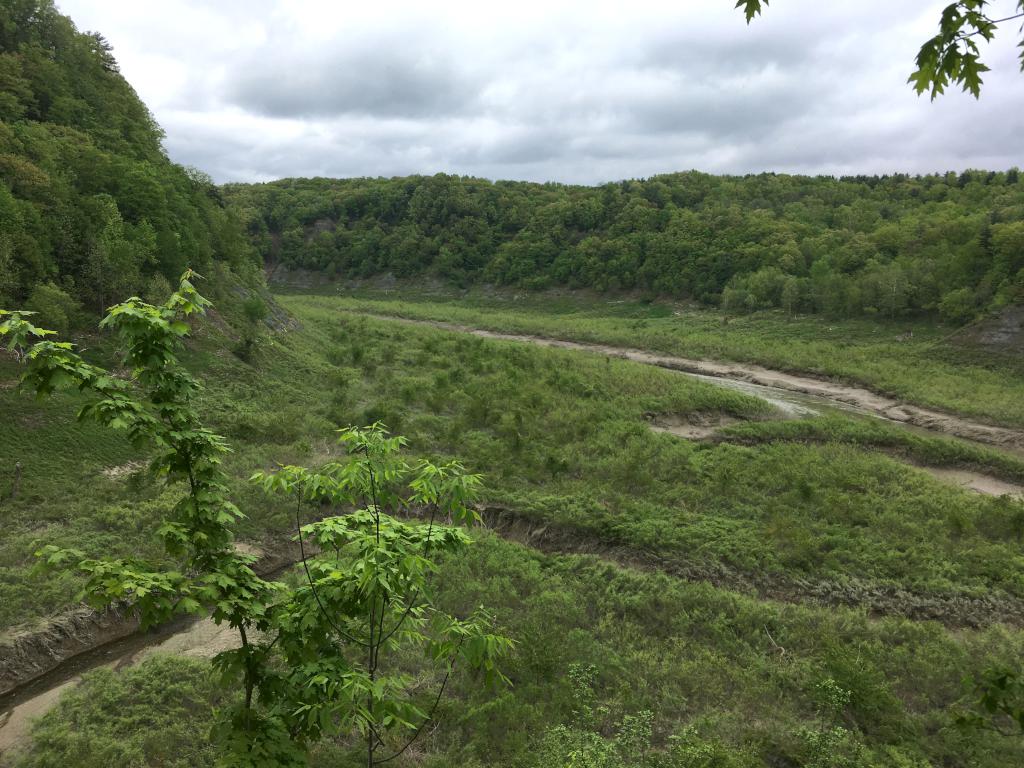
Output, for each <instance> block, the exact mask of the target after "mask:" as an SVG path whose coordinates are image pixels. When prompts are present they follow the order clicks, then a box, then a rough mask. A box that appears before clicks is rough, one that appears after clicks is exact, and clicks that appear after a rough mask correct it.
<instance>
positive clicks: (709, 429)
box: [648, 413, 741, 440]
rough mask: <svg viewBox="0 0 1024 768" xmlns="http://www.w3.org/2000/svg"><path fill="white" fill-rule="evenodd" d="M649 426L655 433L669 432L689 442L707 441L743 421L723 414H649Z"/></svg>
mask: <svg viewBox="0 0 1024 768" xmlns="http://www.w3.org/2000/svg"><path fill="white" fill-rule="evenodd" d="M648 419H649V426H650V428H651V429H652V430H653V431H655V432H667V433H668V434H670V435H676V436H677V437H685V438H686V439H687V440H706V439H708V438H710V437H713V436H714V435H715V433H717V432H718V430H720V429H722V428H723V427H728V426H729V425H731V424H738V423H739V422H740V421H741V419H737V418H735V417H733V416H727V415H725V414H721V413H690V414H687V415H686V416H680V415H679V414H675V413H669V414H649V415H648Z"/></svg>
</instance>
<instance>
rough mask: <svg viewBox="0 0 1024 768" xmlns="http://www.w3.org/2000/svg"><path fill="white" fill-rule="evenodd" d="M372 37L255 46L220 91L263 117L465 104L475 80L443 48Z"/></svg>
mask: <svg viewBox="0 0 1024 768" xmlns="http://www.w3.org/2000/svg"><path fill="white" fill-rule="evenodd" d="M376 42H377V44H375V45H367V46H364V47H362V48H360V49H358V50H343V51H326V52H322V53H321V52H316V51H304V52H299V53H298V54H292V53H290V52H285V53H283V54H281V55H275V56H267V55H266V53H265V52H263V53H261V55H259V56H258V57H252V58H251V59H250V60H249V61H246V62H242V63H241V64H240V65H239V66H238V67H237V69H236V72H237V74H236V75H235V79H233V80H232V81H230V82H229V83H228V84H227V86H226V88H225V93H224V94H223V96H224V99H225V101H226V102H227V103H228V104H233V105H236V106H239V107H242V108H243V109H246V110H248V111H250V112H252V113H254V114H258V115H266V116H270V117H313V118H318V117H333V116H339V115H352V114H357V115H375V116H379V117H387V118H390V117H436V116H443V115H448V114H453V113H464V112H465V111H466V110H467V109H469V108H470V107H471V105H472V102H473V101H474V100H475V98H476V92H477V88H478V86H477V84H476V83H474V82H473V79H472V78H471V77H470V76H469V75H468V73H465V72H462V71H460V70H459V69H458V68H457V66H456V65H455V63H454V62H452V61H451V60H449V58H448V57H447V55H445V54H444V53H443V52H440V53H439V52H431V51H424V50H420V51H415V50H410V49H409V48H408V47H403V46H401V45H399V44H397V43H396V42H395V41H389V42H390V44H385V41H376Z"/></svg>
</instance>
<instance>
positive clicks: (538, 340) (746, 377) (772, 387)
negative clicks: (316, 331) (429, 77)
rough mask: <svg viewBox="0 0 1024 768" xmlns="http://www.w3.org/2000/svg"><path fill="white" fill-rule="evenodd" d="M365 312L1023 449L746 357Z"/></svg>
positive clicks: (989, 431) (1023, 444)
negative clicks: (702, 355)
mask: <svg viewBox="0 0 1024 768" xmlns="http://www.w3.org/2000/svg"><path fill="white" fill-rule="evenodd" d="M356 314H366V315H367V316H370V317H382V318H386V319H389V320H394V321H396V322H401V323H406V324H409V325H425V326H431V327H434V328H443V329H446V330H450V331H458V332H461V333H468V334H472V335H474V336H479V337H482V338H485V339H498V340H502V341H516V342H521V343H526V344H536V345H539V346H545V347H554V348H557V349H572V350H576V351H581V352H590V353H592V354H599V355H606V356H609V357H619V358H623V359H626V360H632V361H634V362H637V363H644V364H646V365H655V366H658V367H659V368H668V369H670V370H674V371H679V372H681V373H685V374H689V375H691V376H694V377H696V378H700V379H703V380H705V381H709V382H711V383H715V384H718V385H720V386H723V387H729V388H730V389H735V390H739V391H741V392H746V393H747V394H750V395H753V396H755V397H760V398H761V399H763V400H767V401H768V402H769V403H771V404H773V405H775V406H776V407H777V408H778V409H779V410H781V411H782V412H784V413H788V414H789V415H792V416H799V415H810V414H812V413H814V412H815V410H816V409H818V408H836V409H840V410H843V411H847V412H851V413H858V414H861V415H866V416H874V417H876V418H881V419H885V420H887V421H891V422H895V423H898V424H904V425H912V426H915V427H918V428H920V429H923V430H926V431H927V432H930V433H933V434H938V435H946V436H953V437H959V438H962V439H965V440H970V441H973V442H979V443H985V444H988V445H993V446H998V447H1000V448H1004V449H1009V450H1013V451H1017V452H1019V451H1024V430H1021V429H1013V428H1011V427H1000V426H995V425H992V424H985V423H983V422H980V421H976V420H973V419H970V418H967V417H965V416H958V415H956V414H951V413H945V412H943V411H938V410H934V409H930V408H924V407H921V406H917V405H910V404H908V403H904V402H900V401H899V400H896V399H895V398H892V397H889V396H887V395H882V394H879V393H877V392H872V391H871V390H868V389H864V388H863V387H857V386H852V385H848V384H841V383H839V382H835V381H831V380H829V379H823V378H816V377H814V376H810V375H807V374H796V373H786V372H784V371H775V370H772V369H770V368H764V367H762V366H759V365H753V364H750V363H722V362H717V361H714V360H696V359H692V358H685V357H675V356H672V355H661V354H658V353H655V352H647V351H645V350H642V349H631V348H629V347H613V346H609V345H606V344H593V343H586V342H579V341H566V340H564V339H551V338H547V337H543V336H529V335H525V334H517V333H500V332H497V331H489V330H485V329H482V328H473V327H470V326H465V325H458V324H456V323H444V322H440V321H433V320H429V321H428V320H411V319H409V318H403V317H395V316H392V315H377V314H372V313H356Z"/></svg>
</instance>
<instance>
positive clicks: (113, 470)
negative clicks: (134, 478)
mask: <svg viewBox="0 0 1024 768" xmlns="http://www.w3.org/2000/svg"><path fill="white" fill-rule="evenodd" d="M144 466H146V463H145V462H144V461H129V462H128V463H127V464H120V465H118V466H116V467H107V468H106V469H104V470H102V474H103V476H104V477H108V478H110V479H111V480H121V479H123V478H125V477H128V476H129V475H133V474H135V473H136V472H138V471H139V470H140V469H142V468H143V467H144Z"/></svg>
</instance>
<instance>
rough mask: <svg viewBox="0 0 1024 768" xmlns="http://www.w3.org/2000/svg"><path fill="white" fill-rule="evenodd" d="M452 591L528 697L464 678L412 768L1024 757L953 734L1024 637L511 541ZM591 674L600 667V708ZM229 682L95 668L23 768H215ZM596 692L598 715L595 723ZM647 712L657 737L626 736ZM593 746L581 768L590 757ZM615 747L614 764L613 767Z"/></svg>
mask: <svg viewBox="0 0 1024 768" xmlns="http://www.w3.org/2000/svg"><path fill="white" fill-rule="evenodd" d="M438 583H439V584H440V585H441V590H442V594H441V599H442V602H443V604H444V605H445V607H446V608H447V609H449V610H453V611H465V610H468V609H472V607H474V606H475V605H478V604H480V603H484V604H486V605H488V606H491V607H493V608H494V609H495V611H496V615H497V618H498V621H499V622H501V624H503V625H504V626H506V627H507V628H508V631H509V632H512V633H514V634H515V635H516V636H517V638H518V639H519V642H520V648H519V651H518V652H517V653H516V654H515V656H514V658H513V659H512V660H511V664H510V667H509V669H508V672H509V674H510V676H511V678H512V681H513V685H512V687H511V688H510V689H507V690H504V691H501V692H498V693H497V694H495V693H494V692H491V691H487V690H481V689H480V688H479V686H478V683H476V682H475V681H474V680H472V679H471V678H470V677H468V676H465V675H457V676H456V678H455V680H454V681H453V687H452V689H451V694H452V696H451V697H450V698H449V697H447V696H446V698H445V703H444V705H443V707H442V709H441V710H440V714H439V718H438V720H439V723H440V727H438V728H437V729H434V730H431V731H430V732H429V734H428V735H427V736H426V737H425V738H424V740H423V741H422V742H421V743H419V745H418V749H417V750H416V752H415V753H414V754H413V755H412V756H410V757H409V758H408V759H405V760H402V761H400V762H398V763H397V765H399V766H413V765H426V766H431V767H432V768H441V767H442V766H444V767H445V768H448V767H450V768H455V766H485V765H509V766H521V767H522V768H549V767H550V766H554V765H559V766H560V765H577V764H578V765H594V766H605V767H606V768H617V767H618V766H622V768H625V766H652V767H653V766H662V767H665V768H668V767H669V766H671V767H672V768H691V767H693V766H727V767H729V768H748V767H749V768H754V766H764V765H800V766H821V768H824V767H825V766H829V767H830V768H831V767H833V766H842V767H844V768H855V767H856V768H868V766H894V767H900V768H902V767H905V766H910V767H912V768H925V767H926V766H940V765H941V766H945V765H950V766H958V765H972V766H992V767H993V768H995V767H996V766H1006V765H1015V764H1019V763H1020V761H1021V760H1024V742H1022V741H1021V740H1020V739H1014V738H1005V737H1000V736H997V735H994V734H984V735H981V736H978V735H977V734H974V735H972V734H966V735H965V734H963V733H961V732H960V731H959V730H958V729H957V728H955V727H953V725H952V715H953V713H954V712H955V711H957V707H958V706H959V705H960V703H961V702H962V701H963V699H964V696H963V690H962V687H961V682H960V680H961V677H962V676H963V675H965V674H977V673H978V672H979V671H980V670H981V669H983V668H984V667H985V665H986V664H989V663H991V662H993V661H997V660H1003V659H1006V658H1013V657H1016V656H1019V654H1020V653H1021V652H1022V651H1024V647H1022V641H1024V637H1022V636H1021V635H1020V634H1019V633H1015V634H1010V633H1007V632H1005V631H1004V630H1001V629H992V630H989V631H985V632H978V633H963V634H957V635H951V634H948V633H946V632H944V631H943V630H942V628H941V627H939V626H937V625H935V624H926V623H916V622H909V621H906V620H897V619H887V620H881V621H877V620H871V619H869V618H867V617H866V616H864V615H863V614H862V613H860V612H857V611H850V610H842V609H839V610H826V609H822V608H813V607H803V606H795V605H782V604H778V603H772V602H761V601H757V600H753V599H751V598H748V597H743V596H740V595H736V594H734V593H730V592H726V591H723V590H719V589H716V588H714V587H711V586H709V585H706V584H692V583H686V582H682V581H679V580H677V579H673V578H671V577H668V576H664V575H659V574H644V573H638V572H636V571H631V570H628V569H625V570H624V569H620V568H616V567H613V566H610V565H608V564H606V563H603V562H601V561H600V560H599V559H597V558H594V557H548V556H543V555H539V554H536V553H533V552H530V551H528V550H525V549H523V548H522V547H519V546H516V545H513V544H509V543H506V542H503V541H501V540H500V539H497V538H495V537H494V536H491V535H481V536H478V537H477V544H476V546H474V547H472V548H471V550H470V552H469V554H468V556H467V557H465V558H463V559H460V560H459V561H458V562H449V563H447V564H446V565H445V567H444V568H443V569H442V571H441V572H440V573H439V575H438ZM574 665H575V666H577V667H578V668H579V667H582V668H583V669H588V668H592V669H593V683H592V685H591V686H590V687H589V690H588V691H583V692H582V693H583V694H584V695H583V696H582V697H581V691H580V690H579V688H578V687H574V685H573V682H572V676H571V675H570V672H571V670H572V668H573V667H574ZM209 677H210V676H209V674H208V671H207V668H206V667H205V664H204V663H202V662H196V661H188V660H184V659H172V658H156V659H154V660H152V661H149V662H146V663H144V664H143V665H142V666H140V667H137V668H135V669H133V670H131V671H129V672H127V673H122V674H120V675H118V674H116V673H113V672H111V671H109V670H100V671H98V672H96V673H93V675H92V676H91V677H90V678H89V680H88V681H87V683H86V684H85V685H83V686H82V687H81V688H79V689H78V690H77V691H76V692H74V693H73V694H71V695H69V696H68V697H67V698H66V699H65V701H64V702H63V704H62V705H61V706H60V708H58V709H57V710H55V711H53V712H52V713H50V714H49V715H47V716H46V717H45V718H44V719H43V721H42V722H41V724H40V725H39V726H38V727H37V729H36V742H35V746H34V749H33V751H32V752H31V753H30V754H29V755H28V756H27V758H26V759H25V760H24V761H23V762H22V763H20V764H19V765H20V768H29V767H31V768H51V766H58V765H66V764H68V763H67V762H66V761H68V760H72V759H73V760H74V764H75V765H77V766H81V768H106V766H109V765H119V766H122V765H123V766H148V765H160V766H164V767H165V768H186V766H187V767H188V768H192V767H193V766H194V767H195V768H203V767H204V766H212V765H213V759H212V755H211V754H210V751H209V750H208V749H205V748H204V742H203V737H204V735H205V728H206V727H207V725H208V715H207V714H206V709H205V708H204V707H203V706H202V703H203V702H205V701H209V702H216V701H217V699H218V698H219V696H218V694H217V692H216V690H215V689H213V688H212V687H211V685H210V682H209ZM433 684H436V681H433ZM433 684H426V685H424V688H425V689H426V690H427V691H429V690H431V689H432V688H433ZM428 697H429V693H425V694H424V698H428ZM581 698H583V699H585V700H587V701H588V705H589V706H590V708H591V710H592V715H591V716H589V717H583V716H581V715H580V700H581ZM645 712H649V713H650V716H651V734H650V736H649V738H648V737H646V735H645V734H643V733H641V734H639V739H637V736H638V734H636V733H633V734H628V735H629V736H631V739H630V740H623V741H622V742H619V740H620V739H623V734H622V731H623V730H624V728H623V726H624V725H626V726H627V727H628V725H629V724H630V718H635V719H641V720H642V719H643V718H644V713H645ZM574 713H575V714H574ZM143 723H145V727H140V725H141V724H143ZM559 726H561V727H559ZM179 741H180V743H181V744H182V747H181V748H180V749H172V747H173V746H174V744H175V743H177V742H179ZM617 742H619V743H617ZM638 742H639V743H638ZM581 745H585V746H584V747H583V749H582V754H580V752H581ZM573 751H575V752H577V757H576V759H577V761H580V762H577V763H572V762H570V757H569V755H570V752H573ZM606 751H611V758H610V759H609V758H608V757H607V756H606V757H605V758H604V761H603V762H598V755H599V754H603V753H604V752H606ZM361 759H365V758H363V757H362V756H361V754H360V747H359V745H357V744H355V743H353V742H352V741H347V740H344V739H341V740H338V741H336V742H328V743H326V744H325V745H323V746H322V747H321V748H320V749H319V750H318V752H317V754H316V755H315V756H314V761H313V765H314V766H315V767H316V768H329V767H330V768H339V767H342V766H344V767H348V766H357V765H359V764H360V760H361Z"/></svg>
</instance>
